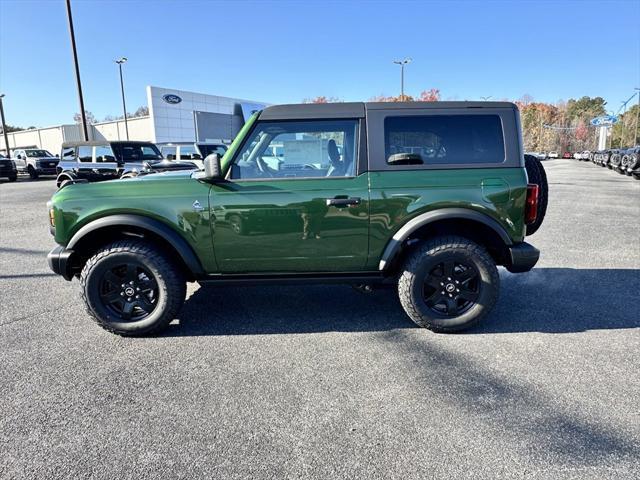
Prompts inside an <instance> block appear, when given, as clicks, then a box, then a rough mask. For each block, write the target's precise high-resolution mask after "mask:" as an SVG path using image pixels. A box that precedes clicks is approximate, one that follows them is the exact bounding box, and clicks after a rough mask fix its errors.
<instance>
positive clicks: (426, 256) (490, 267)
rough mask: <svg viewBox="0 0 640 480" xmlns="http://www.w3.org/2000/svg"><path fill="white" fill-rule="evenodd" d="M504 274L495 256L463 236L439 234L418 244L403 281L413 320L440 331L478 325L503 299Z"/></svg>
mask: <svg viewBox="0 0 640 480" xmlns="http://www.w3.org/2000/svg"><path fill="white" fill-rule="evenodd" d="M499 289H500V277H499V275H498V269H497V268H496V264H495V263H494V261H493V259H492V258H491V256H490V255H489V254H488V253H487V251H486V250H485V249H484V248H483V247H481V246H480V245H478V244H476V243H474V242H472V241H470V240H467V239H466V238H462V237H438V238H435V239H432V240H429V241H427V242H426V243H424V244H423V245H421V246H419V247H418V248H417V249H415V250H414V251H413V252H412V253H411V254H410V255H409V257H408V258H407V260H406V262H405V264H404V267H403V271H402V274H401V275H400V278H399V280H398V295H399V297H400V303H401V304H402V307H403V308H404V310H405V312H406V313H407V315H409V317H410V318H411V320H413V321H414V322H415V323H416V324H418V325H419V326H421V327H425V328H428V329H430V330H433V331H435V332H456V331H460V330H465V329H467V328H469V327H471V326H473V325H475V324H477V323H478V322H479V321H480V320H482V318H484V317H485V316H486V315H487V314H488V313H489V311H491V309H492V308H493V306H494V305H495V303H496V300H497V298H498V292H499Z"/></svg>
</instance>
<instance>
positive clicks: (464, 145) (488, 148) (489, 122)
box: [384, 115, 505, 165]
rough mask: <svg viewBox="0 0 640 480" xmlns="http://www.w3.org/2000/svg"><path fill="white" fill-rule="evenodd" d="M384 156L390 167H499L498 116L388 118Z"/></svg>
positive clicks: (501, 156)
mask: <svg viewBox="0 0 640 480" xmlns="http://www.w3.org/2000/svg"><path fill="white" fill-rule="evenodd" d="M384 131H385V133H384V136H385V156H386V160H387V164H389V165H421V164H425V165H451V164H473V163H502V162H504V160H505V150H504V135H503V132H502V122H501V121H500V117H499V116H498V115H431V116H405V117H387V118H386V119H385V121H384Z"/></svg>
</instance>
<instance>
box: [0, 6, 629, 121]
mask: <svg viewBox="0 0 640 480" xmlns="http://www.w3.org/2000/svg"><path fill="white" fill-rule="evenodd" d="M72 6H73V13H74V22H75V27H76V39H77V43H78V53H79V59H80V69H81V75H82V82H83V88H84V93H85V105H86V108H87V109H88V110H90V111H92V112H93V113H94V114H95V116H96V117H97V118H99V119H101V118H103V117H104V116H106V115H109V114H120V110H121V106H120V105H121V104H120V97H119V94H120V92H119V83H118V82H119V80H118V75H117V68H116V65H115V64H114V63H113V62H112V61H113V59H115V58H117V57H119V56H122V55H124V56H126V57H128V58H129V63H127V64H126V65H125V83H126V93H127V103H128V105H129V107H130V108H129V110H131V111H133V110H135V108H136V107H138V106H140V105H145V104H146V96H145V86H146V85H156V86H162V87H169V88H179V89H184V90H194V91H198V92H204V93H211V94H217V95H225V96H231V97H240V98H245V99H250V100H260V101H266V102H271V103H292V102H300V101H301V100H302V99H304V98H306V97H313V96H316V95H327V96H334V97H338V98H341V99H343V100H347V101H349V100H367V99H369V98H371V97H372V96H375V95H379V94H387V95H397V94H398V93H399V92H398V90H399V76H400V75H399V68H398V67H397V66H395V65H393V64H392V63H391V62H392V60H393V59H395V58H402V57H404V56H410V57H412V58H413V63H411V64H410V65H409V66H408V67H407V70H406V86H405V89H406V91H407V93H409V94H414V95H417V94H419V93H420V91H422V90H424V89H429V88H438V89H440V91H441V94H442V98H443V99H452V100H465V99H469V100H472V99H479V97H480V96H492V97H493V99H502V98H508V99H516V98H519V97H521V96H522V95H523V94H525V93H526V94H529V95H531V96H532V97H533V98H534V99H535V100H540V101H548V102H555V101H557V100H559V99H565V100H566V99H568V98H571V97H580V96H583V95H590V96H598V95H599V96H602V97H604V98H605V99H606V100H607V101H608V106H607V107H608V108H610V109H613V110H615V111H617V110H618V108H619V106H620V102H621V101H622V100H625V99H626V98H628V97H629V96H630V95H631V94H632V93H633V88H634V87H639V86H640V33H639V31H638V25H640V1H639V0H628V1H594V2H589V1H544V0H538V1H532V2H525V1H515V0H514V1H508V2H503V1H481V2H472V1H463V2H456V1H450V2H436V1H434V2H417V1H416V2H391V1H386V2H381V1H376V2H373V1H371V2H356V1H351V2H334V1H326V0H325V1H322V2H319V1H312V0H309V1H299V2H284V1H279V2H276V1H268V0H264V1H261V2H242V1H235V2H217V1H201V0H185V1H181V2H178V1H175V2H174V1H151V0H147V1H137V0H130V1H125V0H120V1H115V0H111V1H108V0H103V1H89V0H72ZM0 91H2V92H3V93H5V94H6V97H5V112H6V116H7V122H8V123H9V124H12V125H20V126H28V125H36V126H46V125H55V124H59V123H64V122H72V121H73V120H72V117H73V114H74V112H77V111H78V106H77V105H78V102H77V96H76V88H75V81H74V76H73V64H72V59H71V51H70V46H69V34H68V30H67V23H66V11H65V5H64V0H48V1H29V0H0Z"/></svg>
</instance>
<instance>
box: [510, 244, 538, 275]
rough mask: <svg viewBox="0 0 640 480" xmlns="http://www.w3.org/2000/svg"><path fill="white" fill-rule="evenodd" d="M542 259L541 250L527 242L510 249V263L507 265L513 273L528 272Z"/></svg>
mask: <svg viewBox="0 0 640 480" xmlns="http://www.w3.org/2000/svg"><path fill="white" fill-rule="evenodd" d="M539 258H540V250H538V249H537V248H536V247H534V246H533V245H530V244H528V243H527V242H522V243H519V244H517V245H513V246H511V247H509V263H508V264H507V265H505V267H506V269H507V270H509V271H510V272H511V273H521V272H528V271H529V270H531V269H532V268H533V267H534V266H535V264H536V263H538V259H539Z"/></svg>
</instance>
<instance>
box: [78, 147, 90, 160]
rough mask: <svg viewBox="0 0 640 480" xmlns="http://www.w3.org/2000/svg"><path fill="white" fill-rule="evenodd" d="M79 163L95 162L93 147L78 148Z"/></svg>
mask: <svg viewBox="0 0 640 480" xmlns="http://www.w3.org/2000/svg"><path fill="white" fill-rule="evenodd" d="M78 161H80V162H92V161H93V147H89V146H86V145H81V146H79V147H78Z"/></svg>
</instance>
